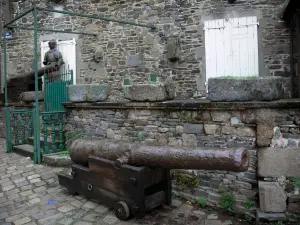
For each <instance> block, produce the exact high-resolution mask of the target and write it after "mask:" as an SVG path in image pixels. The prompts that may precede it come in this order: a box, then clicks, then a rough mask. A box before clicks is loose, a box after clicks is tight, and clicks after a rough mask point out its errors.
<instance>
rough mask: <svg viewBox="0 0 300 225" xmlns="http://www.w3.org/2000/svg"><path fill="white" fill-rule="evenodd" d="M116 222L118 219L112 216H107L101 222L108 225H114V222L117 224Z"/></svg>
mask: <svg viewBox="0 0 300 225" xmlns="http://www.w3.org/2000/svg"><path fill="white" fill-rule="evenodd" d="M118 220H119V219H118V218H117V217H116V216H115V215H112V214H108V215H106V216H105V217H104V218H103V221H104V222H105V223H108V224H115V223H116V222H118Z"/></svg>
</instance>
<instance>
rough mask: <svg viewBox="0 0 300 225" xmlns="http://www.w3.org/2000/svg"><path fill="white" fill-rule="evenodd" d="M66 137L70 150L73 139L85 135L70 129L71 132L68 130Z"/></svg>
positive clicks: (67, 147)
mask: <svg viewBox="0 0 300 225" xmlns="http://www.w3.org/2000/svg"><path fill="white" fill-rule="evenodd" d="M65 137H66V149H67V150H69V149H70V146H71V145H72V143H73V141H75V140H76V139H80V138H83V135H82V134H79V133H76V132H72V131H70V132H66V134H65Z"/></svg>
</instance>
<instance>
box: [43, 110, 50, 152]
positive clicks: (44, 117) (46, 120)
mask: <svg viewBox="0 0 300 225" xmlns="http://www.w3.org/2000/svg"><path fill="white" fill-rule="evenodd" d="M48 119H49V116H48V115H43V121H44V153H46V154H48V139H47V138H48V129H47V128H48Z"/></svg>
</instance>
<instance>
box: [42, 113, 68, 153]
mask: <svg viewBox="0 0 300 225" xmlns="http://www.w3.org/2000/svg"><path fill="white" fill-rule="evenodd" d="M64 114H65V112H64V111H62V112H43V113H42V119H43V125H44V129H43V136H44V146H43V150H42V153H43V154H51V153H55V152H62V151H65V149H66V145H65V136H64ZM57 132H58V134H57ZM49 139H50V141H48V140H49Z"/></svg>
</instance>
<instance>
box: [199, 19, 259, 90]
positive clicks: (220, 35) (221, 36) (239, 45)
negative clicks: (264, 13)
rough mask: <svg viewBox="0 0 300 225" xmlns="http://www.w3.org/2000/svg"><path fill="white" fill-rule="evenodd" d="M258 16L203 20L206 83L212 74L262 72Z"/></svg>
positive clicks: (219, 75) (217, 75) (239, 74)
mask: <svg viewBox="0 0 300 225" xmlns="http://www.w3.org/2000/svg"><path fill="white" fill-rule="evenodd" d="M258 25H259V23H258V21H257V17H255V16H249V17H238V18H228V19H216V20H207V21H205V22H204V33H205V57H206V86H207V81H208V79H209V78H213V77H222V76H239V77H241V76H259V61H258V36H257V31H258Z"/></svg>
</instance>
